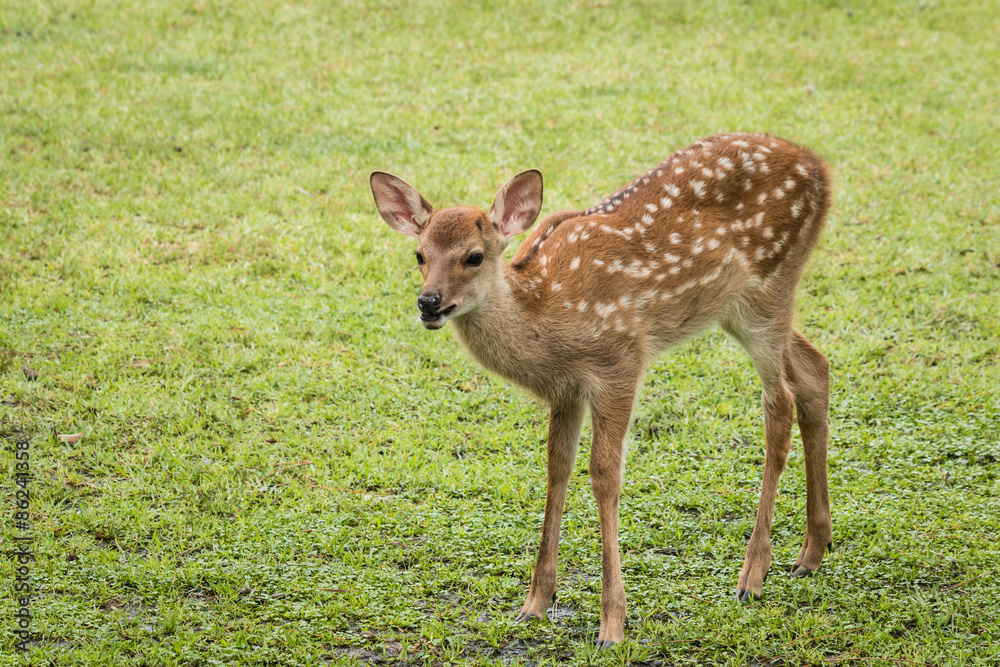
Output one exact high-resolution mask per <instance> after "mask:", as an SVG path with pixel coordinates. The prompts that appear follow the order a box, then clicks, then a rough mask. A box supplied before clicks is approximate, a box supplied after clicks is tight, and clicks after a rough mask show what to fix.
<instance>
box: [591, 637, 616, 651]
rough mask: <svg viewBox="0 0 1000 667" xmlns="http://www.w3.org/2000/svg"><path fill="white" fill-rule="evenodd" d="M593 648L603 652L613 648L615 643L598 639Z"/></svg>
mask: <svg viewBox="0 0 1000 667" xmlns="http://www.w3.org/2000/svg"><path fill="white" fill-rule="evenodd" d="M594 646H595V647H596V648H598V649H600V650H601V651H603V650H605V649H609V648H614V646H615V643H614V642H613V641H611V640H610V639H598V640H597V641H596V642H594Z"/></svg>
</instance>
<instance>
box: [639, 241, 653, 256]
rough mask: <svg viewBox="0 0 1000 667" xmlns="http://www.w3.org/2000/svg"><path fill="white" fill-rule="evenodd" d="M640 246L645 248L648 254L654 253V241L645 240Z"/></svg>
mask: <svg viewBox="0 0 1000 667" xmlns="http://www.w3.org/2000/svg"><path fill="white" fill-rule="evenodd" d="M642 247H643V248H645V249H646V252H648V253H649V254H650V255H655V254H656V244H655V243H650V242H648V241H647V242H646V243H643V244H642Z"/></svg>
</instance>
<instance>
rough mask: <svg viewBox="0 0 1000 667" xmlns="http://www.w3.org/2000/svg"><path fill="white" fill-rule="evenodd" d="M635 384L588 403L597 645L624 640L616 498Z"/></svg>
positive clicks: (611, 643)
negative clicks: (597, 548)
mask: <svg viewBox="0 0 1000 667" xmlns="http://www.w3.org/2000/svg"><path fill="white" fill-rule="evenodd" d="M634 398H635V387H632V388H631V389H630V390H628V391H624V392H620V393H616V394H615V395H613V396H602V397H600V398H599V399H597V400H595V401H594V402H593V403H591V406H590V409H591V412H592V413H593V420H594V444H593V446H592V447H591V450H590V487H591V490H592V491H593V493H594V499H595V500H596V501H597V514H598V517H599V518H600V521H601V629H600V631H599V632H598V633H597V645H598V647H602V648H603V647H608V646H611V645H613V644H616V643H618V642H621V641H622V640H624V639H625V615H626V614H625V585H624V584H623V583H622V567H621V557H620V554H619V553H618V499H619V496H620V495H621V487H622V473H623V470H624V465H625V461H624V456H625V435H626V433H627V432H628V425H629V421H630V419H631V418H632V404H633V402H634Z"/></svg>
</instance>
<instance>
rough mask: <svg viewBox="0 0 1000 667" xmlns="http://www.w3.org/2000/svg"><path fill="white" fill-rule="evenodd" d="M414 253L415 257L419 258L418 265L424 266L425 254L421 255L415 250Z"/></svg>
mask: <svg viewBox="0 0 1000 667" xmlns="http://www.w3.org/2000/svg"><path fill="white" fill-rule="evenodd" d="M413 255H414V257H416V258H417V266H423V265H424V256H423V255H421V254H420V253H419V252H415V253H413Z"/></svg>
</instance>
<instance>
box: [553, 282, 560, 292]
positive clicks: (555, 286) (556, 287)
mask: <svg viewBox="0 0 1000 667" xmlns="http://www.w3.org/2000/svg"><path fill="white" fill-rule="evenodd" d="M552 291H553V292H561V291H562V284H561V283H552Z"/></svg>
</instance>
